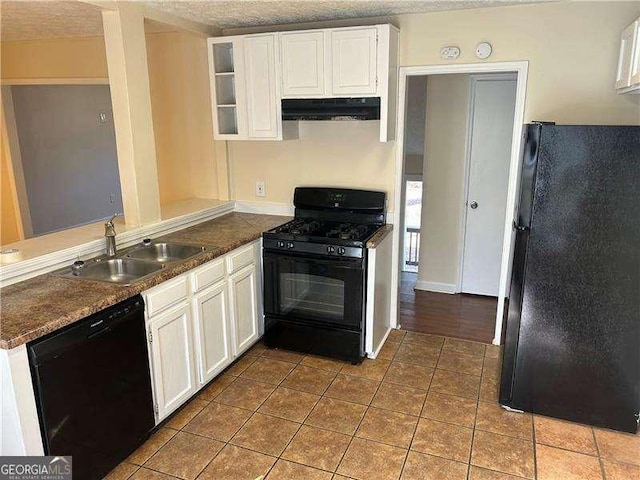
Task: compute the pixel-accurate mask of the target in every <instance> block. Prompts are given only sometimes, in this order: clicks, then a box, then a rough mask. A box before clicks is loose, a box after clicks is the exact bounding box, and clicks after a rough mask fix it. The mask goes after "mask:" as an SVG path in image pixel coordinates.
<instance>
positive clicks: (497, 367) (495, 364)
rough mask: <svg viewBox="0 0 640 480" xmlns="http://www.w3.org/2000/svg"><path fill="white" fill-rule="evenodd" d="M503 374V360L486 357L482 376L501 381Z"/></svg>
mask: <svg viewBox="0 0 640 480" xmlns="http://www.w3.org/2000/svg"><path fill="white" fill-rule="evenodd" d="M501 374H502V360H501V359H499V358H491V357H485V358H484V364H483V365H482V376H483V377H487V378H490V379H492V380H495V381H500V376H501Z"/></svg>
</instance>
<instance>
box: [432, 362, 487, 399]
mask: <svg viewBox="0 0 640 480" xmlns="http://www.w3.org/2000/svg"><path fill="white" fill-rule="evenodd" d="M479 390H480V377H475V376H473V375H464V374H462V373H457V372H450V371H448V370H440V369H438V368H437V369H436V371H435V373H434V374H433V379H432V380H431V387H430V391H434V392H440V393H447V394H449V395H457V396H459V397H465V398H472V399H476V398H478V392H479Z"/></svg>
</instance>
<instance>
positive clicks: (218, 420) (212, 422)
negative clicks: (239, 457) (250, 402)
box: [183, 402, 251, 442]
mask: <svg viewBox="0 0 640 480" xmlns="http://www.w3.org/2000/svg"><path fill="white" fill-rule="evenodd" d="M250 416H251V412H250V411H248V410H245V409H243V408H238V407H232V406H230V405H224V404H222V403H217V402H212V403H210V404H209V405H208V406H207V407H205V408H204V409H203V410H202V411H201V412H200V413H199V414H198V415H196V417H195V418H194V419H193V420H191V421H190V422H189V423H188V424H187V425H186V426H185V427H184V429H183V430H184V431H186V432H190V433H195V434H196V435H202V436H205V437H209V438H213V439H216V440H220V441H223V442H227V441H229V440H230V439H231V437H233V436H234V435H235V434H236V432H237V431H238V430H240V427H242V425H244V423H245V422H246V421H247V420H249V417H250Z"/></svg>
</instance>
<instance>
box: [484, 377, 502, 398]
mask: <svg viewBox="0 0 640 480" xmlns="http://www.w3.org/2000/svg"><path fill="white" fill-rule="evenodd" d="M499 394H500V382H499V381H498V380H494V379H492V378H489V377H482V380H481V381H480V400H484V401H485V402H497V401H498V396H499Z"/></svg>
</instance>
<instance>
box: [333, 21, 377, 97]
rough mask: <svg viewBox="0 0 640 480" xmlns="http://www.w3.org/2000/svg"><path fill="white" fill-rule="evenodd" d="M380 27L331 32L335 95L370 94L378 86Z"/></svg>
mask: <svg viewBox="0 0 640 480" xmlns="http://www.w3.org/2000/svg"><path fill="white" fill-rule="evenodd" d="M376 38H377V29H376V28H375V27H368V28H357V29H349V30H333V31H331V70H332V74H331V78H332V85H331V90H332V92H333V95H351V94H358V95H367V94H374V93H376V88H377V81H376V76H377V64H378V62H377V48H376V43H377V41H376Z"/></svg>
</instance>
